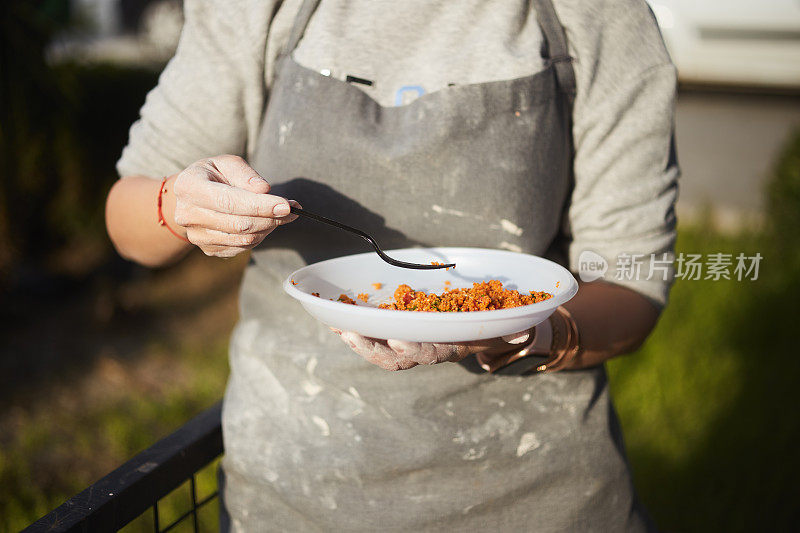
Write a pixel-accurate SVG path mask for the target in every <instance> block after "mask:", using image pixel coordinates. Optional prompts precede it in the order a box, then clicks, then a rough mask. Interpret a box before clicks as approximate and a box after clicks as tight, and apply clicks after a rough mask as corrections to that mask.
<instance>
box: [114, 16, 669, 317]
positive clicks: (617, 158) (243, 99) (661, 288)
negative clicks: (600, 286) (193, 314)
mask: <svg viewBox="0 0 800 533" xmlns="http://www.w3.org/2000/svg"><path fill="white" fill-rule="evenodd" d="M554 3H555V7H556V10H557V12H558V16H559V18H560V20H561V22H562V24H563V25H564V27H565V29H566V34H567V40H568V42H569V47H570V50H571V55H572V56H573V57H574V61H573V65H574V68H575V73H576V77H577V96H576V100H575V109H574V113H573V117H574V123H573V137H574V141H575V163H574V171H575V188H574V191H573V193H572V198H571V204H570V207H569V210H568V213H567V214H566V218H567V220H566V221H565V223H566V224H567V225H568V228H569V232H570V234H571V236H572V240H571V243H570V245H569V266H570V267H571V269H572V270H573V271H578V268H579V261H580V260H581V254H582V252H585V251H591V252H594V253H596V254H599V255H600V256H602V257H603V258H605V259H606V261H608V263H609V265H610V266H609V270H608V273H607V275H606V278H607V279H609V280H610V281H614V282H616V283H620V284H622V285H625V286H628V287H630V288H632V289H634V290H636V291H638V292H639V293H641V294H643V295H644V296H646V297H647V298H649V299H650V300H651V301H652V302H653V303H655V304H656V305H658V306H661V305H663V304H664V303H665V302H666V298H667V293H668V290H669V285H670V280H669V276H667V277H666V279H665V276H663V275H662V274H661V273H659V272H658V271H656V272H653V275H652V276H651V275H650V271H649V268H650V261H649V259H650V258H651V254H656V257H657V258H661V257H662V254H664V253H667V254H668V255H667V258H669V257H671V255H670V253H671V249H672V245H673V242H674V238H675V216H674V210H673V208H674V202H675V200H676V197H677V177H678V168H677V164H676V163H675V160H674V157H673V155H672V153H671V149H672V146H671V136H672V131H673V105H674V102H673V101H674V95H675V69H674V67H673V66H672V64H671V63H670V60H669V57H668V55H667V53H666V50H665V48H664V44H663V42H662V39H661V36H660V35H659V32H658V28H657V26H656V25H655V22H654V20H653V17H652V14H651V13H650V11H649V9H648V7H647V5H646V4H645V2H644V0H616V1H614V0H600V1H588V0H554ZM299 4H300V1H299V0H286V1H284V2H281V1H277V0H187V1H186V2H185V11H186V24H185V27H184V30H183V34H182V36H181V41H180V45H179V47H178V51H177V53H176V55H175V57H174V58H173V59H172V60H171V61H170V63H169V65H168V66H167V68H166V69H165V70H164V72H163V74H162V75H161V78H160V80H159V84H158V86H157V87H156V88H155V89H153V91H151V93H150V94H149V95H148V97H147V101H146V103H145V105H144V106H143V108H142V111H141V119H140V120H139V121H138V122H136V123H135V124H134V125H133V127H132V128H131V132H130V140H129V143H128V146H127V147H126V148H125V150H124V151H123V154H122V157H121V159H120V160H119V163H118V165H117V169H118V171H119V173H120V175H123V176H124V175H131V174H142V175H147V176H152V177H158V176H162V175H167V174H172V173H175V172H179V171H180V170H182V169H183V168H185V167H186V166H187V165H188V164H189V163H192V162H193V161H195V160H197V159H200V158H203V157H208V156H212V155H218V154H222V153H233V154H240V155H243V156H245V157H248V156H251V155H252V153H253V150H254V146H255V144H256V142H257V132H258V129H259V126H260V121H261V118H262V112H263V109H264V105H265V103H266V101H267V100H268V98H269V87H270V84H271V81H272V79H273V76H274V68H275V61H276V58H277V55H278V54H279V52H280V50H281V49H282V46H283V44H284V42H285V40H286V39H287V37H288V32H289V29H290V26H291V24H292V22H293V20H294V17H295V14H296V12H297V9H298V8H299ZM541 43H542V37H541V32H540V29H539V26H538V25H537V23H536V14H535V13H534V12H533V9H532V8H531V7H530V5H529V3H528V2H526V1H524V0H462V1H459V2H446V1H424V0H407V1H405V2H393V1H388V0H325V1H323V2H322V3H321V5H320V6H319V8H318V9H317V11H316V13H315V15H314V17H313V18H312V19H311V22H310V24H309V26H308V29H307V31H306V34H305V36H304V38H303V40H302V41H301V42H300V44H299V46H298V48H297V50H296V51H295V55H294V57H295V59H296V60H297V61H298V62H299V63H300V64H301V65H303V66H306V67H308V68H312V69H314V70H317V71H320V72H324V73H326V74H327V73H330V75H331V76H335V77H337V78H339V79H342V80H344V79H346V78H347V76H352V77H355V78H358V79H359V80H365V81H366V82H369V83H371V85H367V84H366V83H365V82H363V81H362V82H360V81H359V80H356V81H355V82H354V85H356V86H357V87H359V88H360V89H362V90H364V91H366V92H368V93H369V94H370V95H371V96H372V97H373V98H374V99H376V100H377V101H378V102H379V103H381V104H382V105H384V106H393V105H405V104H408V103H409V102H410V101H412V100H413V99H414V98H416V97H418V96H419V95H421V94H424V93H430V92H434V91H437V90H440V89H442V88H443V87H446V86H447V85H449V84H467V83H479V82H485V81H492V80H503V79H511V78H518V77H523V76H527V75H530V74H532V73H534V72H537V71H538V70H540V69H541V68H542V59H541V50H540V48H541ZM266 178H267V179H268V180H269V176H266ZM443 207H444V208H447V206H443ZM498 246H499V247H503V248H507V249H510V250H515V249H516V248H518V246H516V245H514V244H513V243H509V242H500V243H498ZM637 256H641V257H640V258H638V259H634V260H633V261H635V262H636V261H638V262H640V263H641V265H640V266H639V267H638V268H639V269H640V272H639V274H638V275H634V272H633V270H632V269H631V268H624V266H625V264H630V262H631V261H632V260H631V257H637ZM620 258H621V259H620ZM618 260H619V264H617V262H618ZM618 267H619V268H618ZM648 277H649V278H650V279H647V278H648ZM615 278H616V279H615ZM631 278H632V279H631Z"/></svg>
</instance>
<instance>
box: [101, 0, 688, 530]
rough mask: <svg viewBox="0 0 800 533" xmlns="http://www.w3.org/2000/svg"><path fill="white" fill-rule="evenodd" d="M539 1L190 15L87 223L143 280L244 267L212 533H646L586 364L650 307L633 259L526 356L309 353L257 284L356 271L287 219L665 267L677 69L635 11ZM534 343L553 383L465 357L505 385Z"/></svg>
mask: <svg viewBox="0 0 800 533" xmlns="http://www.w3.org/2000/svg"><path fill="white" fill-rule="evenodd" d="M554 4H555V9H554V7H553V4H551V3H550V1H549V0H533V1H531V2H527V1H523V0H498V1H494V2H486V1H480V0H470V1H465V2H457V3H456V2H423V1H417V0H414V1H407V2H403V3H402V4H397V3H394V2H388V1H380V2H376V1H367V0H324V1H322V2H319V1H318V0H316V1H315V0H294V1H290V0H287V1H286V2H282V3H281V2H277V1H274V0H262V1H251V2H244V1H230V0H227V1H224V2H223V1H222V0H219V1H206V2H201V1H199V0H198V1H194V2H191V1H187V2H186V7H185V9H186V24H185V27H184V31H183V34H182V37H181V42H180V45H179V48H178V51H177V53H176V55H175V57H174V58H173V59H172V61H171V62H170V64H169V65H168V66H167V68H166V70H165V71H164V73H163V74H162V76H161V79H160V81H159V84H158V87H156V88H155V89H154V90H153V91H152V92H151V93H150V95H149V96H148V98H147V102H146V103H145V105H144V107H143V108H142V112H141V119H140V120H139V121H138V122H137V123H136V124H135V125H134V126H133V128H132V129H131V136H130V141H129V145H128V146H127V147H126V149H125V151H124V152H123V155H122V158H121V159H120V161H119V164H118V170H119V172H120V174H121V175H122V176H124V177H123V179H121V180H120V181H119V182H118V183H117V184H116V185H115V187H114V188H113V189H112V191H111V192H110V194H109V198H108V207H107V224H108V230H109V234H110V235H111V238H112V240H113V241H114V243H115V245H116V246H117V248H118V250H119V251H120V253H121V254H123V255H124V256H126V257H129V258H131V259H134V260H136V261H139V262H141V263H143V264H147V265H161V264H166V263H169V262H171V261H174V260H175V259H176V258H178V257H180V256H181V255H183V254H184V253H185V252H186V251H187V250H188V249H190V248H191V246H198V247H200V248H201V249H202V250H203V251H204V252H205V253H207V254H209V255H217V256H223V257H227V256H232V255H235V254H237V253H240V252H243V251H246V250H249V249H252V250H253V252H252V259H251V262H250V265H249V266H248V268H247V271H246V274H245V278H244V281H243V284H242V290H241V318H240V322H239V324H238V326H237V328H236V330H235V332H234V334H233V339H232V341H231V355H230V357H231V376H230V380H229V384H228V388H227V392H226V396H225V403H224V412H223V429H224V435H225V449H226V455H225V459H224V462H223V467H224V468H223V470H224V504H225V510H226V514H227V516H226V520H225V521H224V522H225V524H226V525H225V527H226V528H227V527H230V528H232V529H234V530H237V531H264V530H276V531H285V530H289V531H295V530H303V531H305V530H312V531H313V530H331V529H342V530H367V531H369V530H375V529H377V528H385V529H397V530H414V531H417V530H463V529H478V528H480V529H487V530H507V531H519V530H529V529H533V530H537V531H552V530H599V531H612V530H632V531H640V530H647V529H649V528H650V527H651V526H650V525H649V522H648V520H647V518H646V514H645V513H644V511H643V510H642V509H641V507H640V506H639V505H638V503H637V501H636V497H635V494H634V491H633V488H632V484H631V479H630V473H629V469H628V467H627V464H626V460H625V456H624V451H623V447H622V440H621V435H620V432H619V429H618V427H617V422H616V417H615V414H614V411H613V407H612V406H611V402H610V399H609V395H608V387H607V382H606V377H605V372H604V370H603V367H602V362H603V361H605V360H606V359H608V358H610V357H613V356H615V355H618V354H622V353H625V352H629V351H631V350H633V349H635V348H636V347H637V346H639V345H640V343H641V342H643V340H644V339H645V338H646V336H647V334H648V333H649V332H650V330H651V329H652V328H653V326H654V324H655V322H656V319H657V316H658V313H659V310H660V309H661V307H662V306H663V305H664V303H665V301H666V296H667V292H668V289H669V281H668V280H665V279H661V278H659V277H657V276H648V275H647V272H648V268H647V267H648V264H649V263H648V261H644V262H643V265H642V267H641V272H642V275H641V276H639V277H638V278H637V277H635V276H620V277H621V278H622V279H619V280H613V283H607V282H602V281H599V282H594V283H585V284H583V285H582V286H581V288H580V291H579V293H578V295H577V296H576V297H575V298H574V299H573V300H572V301H571V302H569V303H568V304H567V305H565V306H564V307H565V309H563V310H560V311H559V313H557V314H556V315H554V317H553V318H552V319H551V320H550V321H548V322H546V323H545V324H542V325H541V326H540V327H539V328H537V329H538V331H536V332H535V333H533V332H531V333H533V335H532V336H530V335H529V332H523V333H521V334H519V335H516V336H513V338H509V339H492V340H488V341H486V342H479V343H463V344H454V345H432V344H424V343H423V344H417V343H404V342H398V341H393V340H379V339H367V338H363V337H360V336H358V335H357V334H354V333H352V332H333V333H331V331H330V330H329V329H328V328H326V327H325V326H323V325H321V324H319V323H318V322H316V321H315V320H314V319H312V318H311V317H310V316H308V315H307V314H306V313H305V312H304V311H303V310H302V309H301V308H300V306H299V305H297V304H296V303H295V302H294V301H292V300H291V299H290V298H288V297H287V296H286V295H284V294H283V291H282V290H281V288H280V281H281V280H282V279H283V278H284V277H285V276H286V275H287V274H288V273H289V272H291V271H293V270H294V269H296V268H299V267H300V266H302V265H304V264H306V263H309V262H315V261H319V260H322V259H326V258H330V257H337V256H341V255H345V254H348V253H353V252H357V251H364V249H363V246H362V243H361V242H357V241H358V239H352V238H351V237H350V236H348V235H346V234H345V235H339V234H338V233H337V232H335V231H333V230H331V231H328V230H327V229H326V228H323V227H319V226H318V225H314V224H313V223H306V221H297V222H292V221H293V217H292V216H291V215H289V214H288V208H289V205H290V199H296V200H297V201H299V202H301V203H302V205H303V206H304V207H307V208H309V210H317V211H319V212H322V213H326V214H329V215H331V216H333V217H335V218H337V219H341V220H343V221H345V222H349V223H351V224H352V225H355V226H358V227H363V228H365V229H367V230H368V231H370V232H372V233H374V234H375V235H376V238H377V239H378V241H379V242H380V243H381V244H382V245H383V246H384V247H387V248H391V247H395V246H409V245H416V244H420V245H437V246H453V245H457V246H482V247H491V248H497V247H501V248H507V249H512V250H517V251H523V252H526V253H532V254H538V255H544V254H548V255H550V256H551V257H554V258H556V259H558V260H560V261H562V262H563V263H564V264H566V265H568V266H570V267H571V268H572V269H573V270H577V268H578V258H579V256H580V254H581V252H583V251H585V250H591V251H592V252H594V253H597V254H600V255H601V256H603V257H604V258H605V259H606V260H608V261H609V262H610V264H611V268H610V272H614V265H615V263H614V261H615V260H616V258H617V256H619V255H620V254H644V257H645V259H646V258H647V257H649V256H650V254H662V253H669V252H670V251H671V249H672V245H673V241H674V236H675V229H674V228H675V218H674V213H673V206H674V201H675V197H676V190H677V185H676V180H677V167H676V163H675V160H674V157H673V154H672V149H671V142H670V140H671V135H672V114H673V99H674V90H675V72H674V69H673V67H672V65H671V64H670V61H669V58H668V56H667V54H666V52H665V50H664V46H663V42H662V40H661V37H660V35H659V33H658V29H657V27H656V25H655V22H654V20H653V18H652V16H651V14H650V12H649V10H648V8H647V6H646V5H645V3H644V2H643V0H621V1H619V2H612V1H611V0H608V1H606V2H589V1H583V0H555V1H554ZM570 57H571V58H572V60H570ZM573 142H574V144H572V143H573ZM219 154H237V155H239V156H244V158H245V159H242V158H240V157H235V156H220V155H219ZM193 162H194V163H193ZM162 176H166V181H162V179H161V177H162ZM154 178H155V179H154ZM268 182H269V183H268ZM156 199H158V202H159V205H161V206H162V208H161V211H159V212H160V213H161V214H162V218H161V219H162V221H163V224H158V223H156V217H155V215H154V213H155V212H156V204H155V203H156ZM501 220H505V223H501ZM288 222H292V223H289V224H287V223H288ZM278 226H281V227H278ZM167 230H170V231H167ZM173 233H174V235H173ZM184 239H186V240H188V241H189V242H188V243H187V242H184ZM628 278H632V279H628ZM570 328H575V329H576V330H577V336H578V337H579V338H580V343H579V344H577V343H575V342H572V343H564V342H562V341H563V339H564V338H565V335H564V332H565V331H569V330H570ZM531 338H533V339H534V340H533V342H534V343H537V347H538V348H539V349H541V350H543V351H545V352H550V354H551V355H553V354H557V355H559V356H562V357H561V359H560V363H558V364H557V365H555V366H554V367H550V368H548V369H547V370H548V371H546V372H539V373H527V372H525V370H527V368H524V365H523V368H520V367H519V365H511V366H508V367H505V368H504V369H503V370H501V371H499V372H497V373H486V372H484V371H483V370H482V369H481V368H480V367H479V366H478V365H477V364H476V358H475V357H467V356H468V355H469V354H472V353H477V352H480V361H481V362H482V363H484V365H485V366H501V365H502V364H503V363H504V362H505V361H506V360H507V359H508V358H509V355H513V354H514V353H516V352H517V351H519V350H520V346H521V344H519V343H525V344H528V343H529V342H531ZM542 339H544V340H542ZM342 340H343V341H344V343H342V342H341V341H342ZM509 341H510V342H509ZM353 351H355V352H356V353H357V354H359V355H361V356H362V357H357V356H355V355H354V354H353ZM526 360H527V359H523V360H522V361H523V362H524V361H526ZM420 363H426V364H420ZM433 363H441V364H433ZM385 369H395V370H402V371H400V372H387V371H386V370H385ZM556 370H562V371H556ZM228 519H229V520H228Z"/></svg>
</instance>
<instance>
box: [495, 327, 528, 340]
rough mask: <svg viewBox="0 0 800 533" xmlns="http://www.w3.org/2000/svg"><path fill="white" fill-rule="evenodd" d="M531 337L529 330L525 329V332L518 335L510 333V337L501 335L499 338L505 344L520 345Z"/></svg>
mask: <svg viewBox="0 0 800 533" xmlns="http://www.w3.org/2000/svg"><path fill="white" fill-rule="evenodd" d="M530 337H531V330H529V329H526V330H525V331H520V332H519V333H512V334H511V335H503V336H502V337H500V338H501V339H502V340H503V342H507V343H509V344H522V343H523V342H526V341H527V340H528V339H530Z"/></svg>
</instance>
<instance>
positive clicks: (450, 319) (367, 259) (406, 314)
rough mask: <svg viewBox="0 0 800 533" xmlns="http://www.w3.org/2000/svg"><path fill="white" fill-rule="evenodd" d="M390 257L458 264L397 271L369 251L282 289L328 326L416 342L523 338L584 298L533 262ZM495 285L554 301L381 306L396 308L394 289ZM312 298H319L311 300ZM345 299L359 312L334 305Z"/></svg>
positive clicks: (311, 268)
mask: <svg viewBox="0 0 800 533" xmlns="http://www.w3.org/2000/svg"><path fill="white" fill-rule="evenodd" d="M386 253H387V254H388V255H389V256H390V257H393V258H396V259H399V260H401V261H410V262H414V263H422V264H428V263H430V262H431V261H438V262H440V263H456V268H454V269H450V270H444V269H442V270H409V269H405V268H398V267H394V266H391V265H389V264H387V263H385V262H383V261H382V260H381V259H380V258H379V257H378V256H377V255H376V254H375V253H372V252H369V253H364V254H358V255H350V256H345V257H338V258H336V259H329V260H327V261H321V262H319V263H314V264H312V265H308V266H305V267H303V268H301V269H299V270H296V271H295V272H293V273H292V274H291V275H290V276H289V277H288V278H286V281H285V282H284V283H283V289H284V290H285V291H286V292H287V293H288V294H289V295H290V296H292V297H293V298H296V299H297V300H299V301H300V303H301V304H302V305H303V307H304V308H305V309H306V311H308V312H309V313H311V315H312V316H313V317H314V318H316V319H317V320H319V321H320V322H322V323H324V324H327V325H328V326H332V327H334V328H337V329H341V330H343V331H355V332H357V333H360V334H361V335H364V336H366V337H373V338H377V339H398V340H405V341H416V342H461V341H473V340H477V339H489V338H494V337H500V336H502V335H509V334H512V333H516V332H519V331H524V330H526V329H528V328H531V327H533V326H535V325H536V324H538V323H540V322H542V321H544V320H546V319H547V317H549V316H550V314H551V313H553V311H555V309H556V307H558V306H559V305H561V304H563V303H564V302H566V301H568V300H569V299H570V298H572V297H573V296H575V293H577V292H578V283H577V282H576V281H575V278H574V277H573V276H572V274H570V272H569V271H568V270H567V269H565V268H564V267H562V266H561V265H558V264H556V263H553V262H552V261H548V260H547V259H543V258H541V257H536V256H533V255H527V254H519V253H515V252H507V251H505V250H490V249H485V248H405V249H401V250H390V251H387V252H386ZM491 279H496V280H500V281H501V282H503V286H504V288H506V289H516V290H518V291H519V292H520V293H523V294H527V293H528V292H529V291H547V292H549V293H551V294H552V295H553V297H552V298H550V299H548V300H545V301H543V302H539V303H535V304H532V305H525V306H522V307H515V308H512V309H499V310H494V311H474V312H469V313H435V312H434V313H431V312H414V311H394V310H389V309H379V308H378V307H377V306H378V304H381V303H388V302H390V301H392V300H393V294H394V291H395V289H397V286H398V285H400V284H403V283H405V284H407V285H410V286H411V287H412V288H413V289H414V290H423V291H425V292H431V291H433V292H437V293H441V292H443V291H444V290H445V283H444V282H445V281H450V283H451V285H450V286H449V287H450V288H453V289H457V288H470V287H472V283H473V282H476V281H487V280H491ZM373 283H381V284H382V287H381V289H379V290H376V289H375V288H373V286H372V284H373ZM314 292H317V293H319V295H320V296H319V297H316V296H313V295H312V294H311V293H314ZM361 293H366V294H368V295H369V299H368V301H367V303H364V302H362V301H361V300H359V299H358V298H357V296H358V294H361ZM340 294H346V295H347V296H349V297H350V298H352V299H353V300H355V301H356V303H357V304H358V305H348V304H343V303H341V302H338V301H335V300H336V299H337V298H338V297H339V295H340ZM331 299H333V300H334V301H331Z"/></svg>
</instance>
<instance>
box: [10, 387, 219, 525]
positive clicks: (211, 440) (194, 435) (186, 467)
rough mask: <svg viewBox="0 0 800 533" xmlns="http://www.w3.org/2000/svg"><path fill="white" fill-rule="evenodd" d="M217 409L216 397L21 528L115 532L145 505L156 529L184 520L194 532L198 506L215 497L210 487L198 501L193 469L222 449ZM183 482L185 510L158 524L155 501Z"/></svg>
mask: <svg viewBox="0 0 800 533" xmlns="http://www.w3.org/2000/svg"><path fill="white" fill-rule="evenodd" d="M221 412H222V402H219V403H217V404H216V405H214V406H213V407H211V408H210V409H208V410H207V411H204V412H203V413H201V414H199V415H198V416H196V417H195V418H193V419H192V420H190V421H189V422H187V423H186V424H185V425H183V426H181V428H180V429H178V430H177V431H176V432H175V433H173V434H171V435H169V436H168V437H166V438H164V439H162V440H160V441H158V442H157V443H155V444H154V445H153V446H151V447H149V448H148V449H146V450H144V451H143V452H141V453H140V454H138V455H137V456H136V457H134V458H133V459H131V460H130V461H128V462H127V463H125V464H123V465H122V466H121V467H119V468H117V469H116V470H114V471H113V472H111V473H110V474H108V475H107V476H105V477H104V478H102V479H101V480H99V481H98V482H97V483H95V484H94V485H92V486H90V487H89V488H87V489H86V490H84V491H83V492H81V493H80V494H77V495H75V496H73V497H72V498H70V499H69V500H67V501H66V502H65V503H64V504H62V505H61V506H59V507H57V508H56V509H54V510H53V511H52V512H50V513H49V514H47V515H45V516H43V517H42V518H40V519H39V520H37V521H36V522H34V523H33V524H31V525H30V526H28V528H26V529H25V530H24V531H25V532H31V533H43V532H67V531H69V532H73V531H75V532H77V531H85V532H88V531H91V532H95V531H99V532H103V531H118V530H119V529H121V528H122V527H123V526H125V525H126V524H128V523H130V522H131V521H133V520H134V519H136V518H137V517H139V516H141V515H142V514H144V513H146V512H147V511H148V509H152V512H153V529H154V531H156V532H157V533H163V532H166V531H170V530H172V529H173V528H175V526H177V525H178V524H180V523H181V522H184V521H187V520H189V519H191V521H192V526H193V528H194V531H198V510H199V509H200V508H201V507H202V506H204V505H206V504H207V503H209V502H210V501H212V500H214V499H216V498H217V497H218V496H219V494H218V491H217V490H215V491H213V492H212V493H211V494H209V495H207V496H205V497H203V498H202V499H200V500H198V499H197V486H196V485H197V483H196V480H195V474H196V473H197V472H198V471H199V470H200V469H202V468H203V467H205V466H207V465H209V464H210V463H212V462H213V461H214V460H215V459H216V458H217V457H219V456H220V455H221V454H222V452H223V448H222V427H221V424H220V415H221ZM187 481H189V489H190V497H191V507H190V509H189V510H188V511H186V512H185V513H183V514H182V515H181V516H179V517H177V518H176V519H174V520H172V521H171V522H170V523H169V524H167V525H165V526H163V527H162V526H161V524H160V521H159V513H158V502H159V500H160V499H161V498H163V497H164V496H166V495H167V494H169V493H170V492H172V491H173V490H174V489H176V488H178V487H179V486H181V485H182V484H184V483H186V482H187Z"/></svg>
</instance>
